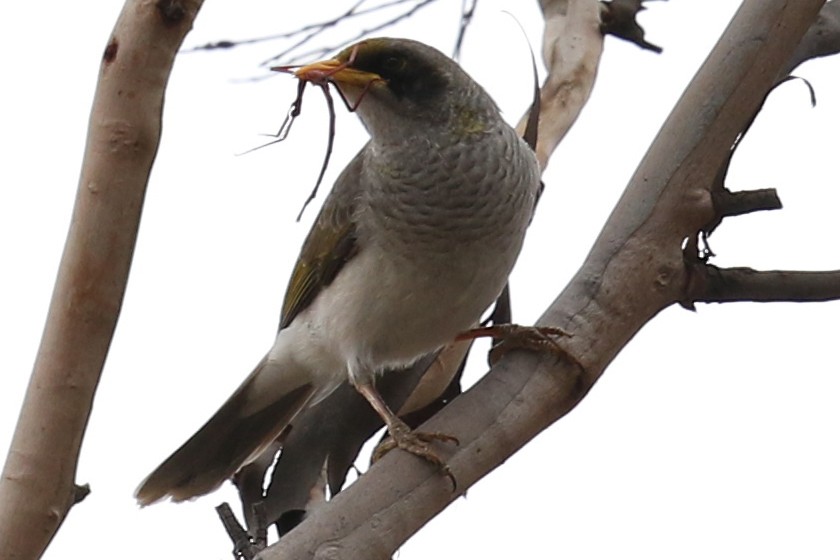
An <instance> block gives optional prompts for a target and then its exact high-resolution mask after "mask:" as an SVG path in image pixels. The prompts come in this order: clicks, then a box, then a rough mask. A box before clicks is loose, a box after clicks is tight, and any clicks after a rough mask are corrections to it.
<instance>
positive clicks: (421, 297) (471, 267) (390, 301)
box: [286, 248, 513, 383]
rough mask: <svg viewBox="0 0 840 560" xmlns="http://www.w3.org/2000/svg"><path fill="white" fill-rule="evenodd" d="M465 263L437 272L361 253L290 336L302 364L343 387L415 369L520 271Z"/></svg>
mask: <svg viewBox="0 0 840 560" xmlns="http://www.w3.org/2000/svg"><path fill="white" fill-rule="evenodd" d="M464 257H465V255H463V254H462V253H461V252H459V254H458V261H457V262H448V263H446V264H447V266H441V263H442V262H443V261H442V260H437V262H435V263H429V266H430V267H434V269H435V270H433V271H430V270H422V269H419V268H417V266H416V265H417V263H414V265H413V266H408V265H405V264H404V263H402V262H401V260H400V259H394V258H393V257H392V256H389V255H384V254H383V253H381V252H379V251H377V250H375V249H373V248H366V250H363V251H360V253H359V254H358V255H357V256H356V257H355V258H353V259H352V260H351V261H350V262H348V263H347V264H346V265H345V266H344V268H343V269H342V270H341V272H340V273H339V275H338V277H337V278H336V279H335V281H334V282H333V283H332V284H331V285H330V286H328V287H326V288H325V289H324V291H323V292H321V293H320V294H319V295H318V297H317V298H316V299H315V301H313V303H312V305H311V306H310V307H309V308H307V309H306V310H304V311H303V312H301V314H300V315H299V316H298V317H296V318H295V321H294V322H293V324H292V325H291V326H290V327H289V328H288V329H286V330H290V331H294V338H298V339H300V340H298V341H297V342H298V343H297V344H293V347H295V348H297V352H296V356H295V359H296V361H297V360H300V361H302V362H303V364H306V365H307V366H308V367H309V368H312V369H314V370H318V371H317V373H318V374H319V375H325V376H327V377H330V378H332V381H333V383H337V382H340V381H341V380H342V379H344V378H345V376H346V375H348V374H349V375H350V376H352V377H354V378H356V379H365V378H369V377H370V376H372V375H374V374H376V373H379V372H380V371H382V370H383V369H386V368H388V367H394V366H405V365H409V364H411V363H413V362H414V361H415V360H416V359H417V358H419V357H420V356H422V355H424V354H426V353H428V352H432V351H435V350H437V349H438V348H440V347H441V346H443V345H445V344H447V343H449V342H451V341H452V340H453V339H454V338H455V336H456V335H457V334H458V333H459V332H462V331H464V330H467V329H469V328H470V327H472V326H473V325H474V324H475V322H476V321H477V320H478V319H479V317H480V315H481V313H482V312H483V311H484V310H485V309H486V308H487V307H488V306H489V305H490V304H491V303H492V302H493V301H494V300H495V298H496V297H497V296H498V294H499V292H500V291H501V289H502V287H503V286H504V283H505V280H506V278H507V276H508V273H509V271H510V267H511V266H512V264H513V263H512V259H508V260H511V262H496V261H497V260H498V259H495V260H494V259H490V260H492V262H487V261H488V259H487V257H486V255H484V256H482V258H478V259H472V260H471V259H469V258H464ZM502 259H503V257H502ZM415 260H421V261H422V260H423V259H422V258H421V259H415ZM503 260H504V259H503ZM288 334H290V335H291V334H293V333H292V332H290V333H288ZM304 339H305V340H304ZM303 364H302V365H303ZM325 369H333V371H332V372H330V373H332V375H330V373H328V372H327V371H324V370H325ZM336 370H338V371H336ZM336 374H339V375H340V376H341V377H340V378H335V377H333V376H334V375H336Z"/></svg>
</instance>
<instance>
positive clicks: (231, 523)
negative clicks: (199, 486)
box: [216, 502, 261, 560]
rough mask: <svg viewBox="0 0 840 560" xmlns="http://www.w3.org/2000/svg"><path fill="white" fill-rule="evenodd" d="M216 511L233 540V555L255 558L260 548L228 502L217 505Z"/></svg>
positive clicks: (237, 557) (238, 557)
mask: <svg viewBox="0 0 840 560" xmlns="http://www.w3.org/2000/svg"><path fill="white" fill-rule="evenodd" d="M216 513H217V514H218V515H219V519H220V520H221V522H222V525H224V527H225V531H226V532H227V534H228V536H229V537H230V540H231V541H232V542H233V557H234V558H236V559H237V560H238V559H240V558H241V559H243V560H253V559H254V558H255V557H256V556H257V554H259V552H260V550H261V549H260V548H259V547H258V546H257V545H256V544H255V543H254V542H253V541H252V540H251V537H250V536H249V535H248V532H247V531H245V529H243V528H242V525H240V524H239V521H238V520H237V519H236V516H235V515H233V511H232V510H231V509H230V506H229V505H228V503H227V502H223V503H221V504H219V505H218V506H216Z"/></svg>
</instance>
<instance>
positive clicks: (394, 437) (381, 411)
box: [355, 382, 458, 490]
mask: <svg viewBox="0 0 840 560" xmlns="http://www.w3.org/2000/svg"><path fill="white" fill-rule="evenodd" d="M355 387H356V390H357V391H359V393H361V395H362V396H363V397H364V398H365V399H366V400H367V402H369V403H370V405H371V406H372V407H373V409H374V410H375V411H376V413H377V414H378V415H379V417H380V418H382V420H383V421H384V422H385V426H387V428H388V434H389V435H390V436H391V437H390V438H389V439H388V440H386V441H384V442H382V443H381V444H379V446H378V447H377V448H376V451H374V454H373V458H372V460H371V462H374V463H375V462H376V461H378V460H379V459H381V458H382V456H384V455H385V454H386V453H387V452H388V451H391V450H392V449H394V448H399V449H402V450H404V451H408V452H409V453H411V454H412V455H416V456H418V457H420V458H422V459H425V460H426V461H428V462H430V463H432V464H433V465H435V466H436V467H437V468H439V469H440V470H441V471H442V472H443V474H445V475H446V476H447V477H448V478H449V480H450V481H451V482H452V488H453V490H454V489H455V488H456V487H457V484H456V481H455V477H454V476H453V475H452V472H451V471H450V470H449V467H447V466H446V463H445V462H444V461H443V459H441V458H440V456H438V454H437V453H435V451H434V450H433V449H432V448H431V447H430V445H429V444H430V443H432V442H434V441H442V442H446V443H454V444H455V445H458V439H457V438H455V437H453V436H450V435H448V434H443V433H440V432H412V431H411V428H409V427H408V424H406V423H405V422H403V421H402V420H401V419H400V418H399V417H398V416H397V415H396V414H394V412H393V411H392V410H391V408H390V407H389V406H388V405H387V404H386V403H385V401H384V400H383V399H382V396H381V395H380V394H379V392H378V391H377V390H376V388H375V387H374V386H373V384H372V383H370V382H364V383H356V384H355Z"/></svg>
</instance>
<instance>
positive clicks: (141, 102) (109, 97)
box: [0, 0, 201, 558]
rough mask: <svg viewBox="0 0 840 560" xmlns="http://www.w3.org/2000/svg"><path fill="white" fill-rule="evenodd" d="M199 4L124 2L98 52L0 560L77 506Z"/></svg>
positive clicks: (4, 512)
mask: <svg viewBox="0 0 840 560" xmlns="http://www.w3.org/2000/svg"><path fill="white" fill-rule="evenodd" d="M200 6H201V0H158V1H157V2H145V1H139V0H129V1H128V2H126V4H125V7H124V8H123V11H122V13H121V14H120V17H119V19H118V21H117V23H116V26H115V28H114V31H113V34H112V35H111V38H110V39H109V40H108V45H107V47H106V48H105V51H104V54H103V58H102V64H101V67H100V79H99V84H98V86H97V90H96V96H95V98H94V104H93V109H92V112H91V116H90V124H89V129H88V140H87V146H86V148H85V155H84V162H83V166H82V173H81V177H80V179H79V187H78V191H77V195H76V204H75V208H74V210H73V218H72V222H71V225H70V231H69V233H68V237H67V242H66V244H65V247H64V254H63V255H62V258H61V264H60V265H59V271H58V277H57V279H56V284H55V289H54V291H53V296H52V301H51V302H50V309H49V315H48V317H47V323H46V326H45V328H44V334H43V338H42V339H41V346H40V348H39V350H38V355H37V358H36V360H35V366H34V368H33V372H32V377H31V379H30V382H29V387H28V389H27V392H26V397H25V400H24V403H23V408H22V410H21V414H20V418H19V419H18V424H17V427H16V429H15V434H14V439H13V440H12V444H11V447H10V449H9V455H8V458H7V460H6V465H5V468H4V470H3V476H2V478H0V542H2V543H3V545H2V546H3V557H4V558H37V557H40V555H41V553H42V552H43V551H44V549H45V548H46V547H47V545H48V544H49V542H50V540H51V539H52V537H53V535H54V534H55V532H56V531H57V530H58V527H59V526H60V525H61V523H62V522H63V521H64V518H65V516H66V515H67V513H68V511H69V509H70V507H71V506H72V504H73V503H74V502H75V501H76V500H77V499H78V498H79V496H81V493H80V492H79V491H78V490H77V488H76V486H75V485H74V478H75V475H76V463H77V459H78V456H79V447H80V446H81V443H82V438H83V435H84V431H85V427H86V425H87V421H88V416H89V414H90V409H91V404H92V401H93V396H94V393H95V391H96V386H97V383H98V381H99V376H100V373H101V371H102V365H103V363H104V361H105V356H106V355H107V353H108V347H109V345H110V343H111V338H112V336H113V333H114V328H115V326H116V323H117V317H118V315H119V312H120V307H121V305H122V300H123V294H124V292H125V285H126V280H127V277H128V271H129V267H130V264H131V256H132V253H133V251H134V244H135V240H136V236H137V228H138V224H139V220H140V211H141V208H142V204H143V197H144V195H145V191H146V183H147V181H148V177H149V172H150V170H151V167H152V162H153V161H154V158H155V153H156V151H157V147H158V142H159V139H160V119H161V110H162V108H163V93H164V88H165V86H166V82H167V79H168V77H169V73H170V70H171V68H172V62H173V60H174V57H175V53H176V52H177V50H178V47H179V46H180V45H181V41H182V40H183V38H184V35H185V34H186V33H187V31H189V29H190V28H191V26H192V22H193V19H194V18H195V15H196V13H197V12H198V9H199V8H200Z"/></svg>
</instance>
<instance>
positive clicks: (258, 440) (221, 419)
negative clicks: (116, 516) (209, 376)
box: [135, 362, 315, 506]
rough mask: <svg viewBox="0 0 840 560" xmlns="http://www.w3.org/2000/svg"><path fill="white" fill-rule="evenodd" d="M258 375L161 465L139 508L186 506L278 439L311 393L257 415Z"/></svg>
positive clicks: (307, 386) (296, 391)
mask: <svg viewBox="0 0 840 560" xmlns="http://www.w3.org/2000/svg"><path fill="white" fill-rule="evenodd" d="M264 363H265V362H263V363H261V364H260V366H258V367H257V370H256V371H255V372H254V374H252V375H251V376H250V377H249V378H248V380H246V382H245V383H243V384H242V385H241V386H240V387H239V389H237V391H236V392H235V393H234V394H233V395H232V396H231V397H230V398H229V399H228V400H227V402H225V404H223V405H222V407H221V408H220V409H219V410H218V412H216V414H214V415H213V417H212V418H210V420H208V421H207V423H206V424H204V426H202V427H201V429H200V430H198V432H196V433H195V435H193V436H192V437H191V438H190V439H189V440H187V442H186V443H185V444H184V445H182V446H181V447H179V448H178V449H177V450H176V451H175V452H174V453H173V454H172V455H170V456H169V457H168V458H167V459H166V460H165V461H164V462H163V463H161V465H160V466H159V467H158V468H157V469H155V470H154V472H152V474H150V475H149V476H148V477H147V478H146V480H144V481H143V482H142V483H141V484H140V487H139V488H138V489H137V491H136V492H135V497H136V498H137V501H138V502H139V503H140V505H143V506H146V505H149V504H152V503H154V502H157V501H158V500H161V499H164V498H167V497H168V498H171V499H172V500H173V501H175V502H180V501H184V500H189V499H191V498H195V497H198V496H201V495H203V494H207V493H208V492H211V491H213V490H215V489H216V488H218V487H219V486H220V485H221V484H222V482H224V481H225V480H227V479H228V478H230V477H231V476H233V475H234V473H236V471H237V470H239V469H240V468H241V467H242V466H243V465H244V464H245V463H247V462H248V460H250V459H251V458H253V457H255V456H257V455H258V454H259V452H260V451H262V450H263V449H264V448H265V447H266V446H267V445H268V444H270V443H271V442H272V441H273V440H274V438H276V437H277V436H278V435H279V434H280V432H281V431H282V430H283V428H284V427H286V425H288V423H289V422H291V420H292V419H293V418H294V416H295V415H296V414H297V413H298V412H299V411H300V410H301V409H302V408H303V407H304V406H306V403H307V402H308V401H309V400H310V399H311V398H312V395H313V394H314V393H315V387H314V386H313V385H312V384H311V383H304V384H301V385H298V386H297V387H294V388H292V389H291V390H288V391H286V392H285V394H283V395H280V396H278V398H275V399H272V401H271V402H270V403H269V404H267V405H265V406H263V407H261V408H259V409H256V410H253V400H254V398H259V399H265V395H254V394H253V393H254V390H253V385H254V384H253V381H254V379H256V375H255V374H256V373H258V372H259V370H260V368H261V366H263V365H264Z"/></svg>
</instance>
